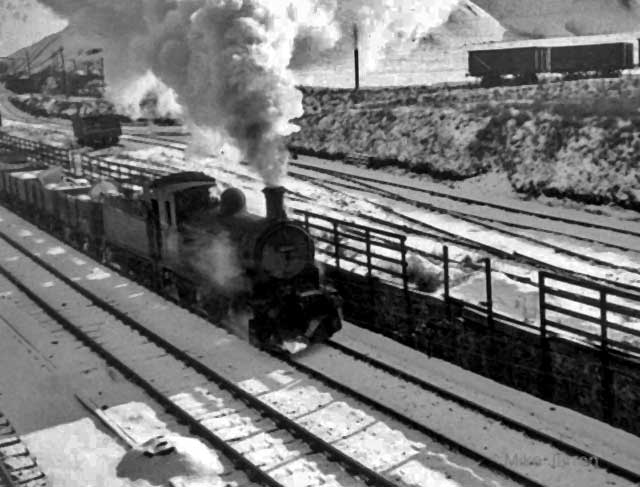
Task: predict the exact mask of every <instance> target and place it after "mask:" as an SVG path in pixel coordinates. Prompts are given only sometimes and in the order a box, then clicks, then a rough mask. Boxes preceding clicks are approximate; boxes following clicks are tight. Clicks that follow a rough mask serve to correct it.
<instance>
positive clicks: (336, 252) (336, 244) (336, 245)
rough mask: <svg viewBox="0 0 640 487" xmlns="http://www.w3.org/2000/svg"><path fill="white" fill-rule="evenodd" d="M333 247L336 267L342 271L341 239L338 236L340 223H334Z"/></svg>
mask: <svg viewBox="0 0 640 487" xmlns="http://www.w3.org/2000/svg"><path fill="white" fill-rule="evenodd" d="M333 247H334V257H335V259H336V267H337V268H338V269H340V237H339V236H338V222H336V221H335V220H334V221H333Z"/></svg>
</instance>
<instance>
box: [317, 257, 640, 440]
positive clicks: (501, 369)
mask: <svg viewBox="0 0 640 487" xmlns="http://www.w3.org/2000/svg"><path fill="white" fill-rule="evenodd" d="M326 276H327V278H328V279H329V280H330V281H331V282H332V283H333V284H334V285H335V286H336V288H337V289H338V291H339V292H340V293H341V295H342V296H343V298H344V301H345V302H344V312H345V318H346V319H347V320H349V321H351V322H353V323H355V324H357V325H360V326H363V327H365V328H367V329H370V330H371V331H374V332H378V333H381V334H383V335H386V336H388V337H390V338H393V339H395V340H397V341H399V342H401V343H404V344H406V345H408V346H411V347H413V348H416V349H418V350H420V351H423V352H425V353H426V354H428V355H430V356H433V357H438V358H441V359H443V360H446V361H448V362H450V363H453V364H456V365H459V366H461V367H463V368H465V369H467V370H470V371H473V372H476V373H478V374H481V375H483V376H486V377H489V378H491V379H493V380H496V381H497V382H500V383H502V384H505V385H507V386H510V387H513V388H515V389H519V390H521V391H524V392H527V393H529V394H533V395H535V396H538V397H541V398H543V399H546V400H548V401H550V402H553V403H555V404H558V405H560V406H565V407H568V408H571V409H574V410H576V411H578V412H581V413H583V414H586V415H589V416H592V417H594V418H596V419H600V420H602V421H606V422H608V423H610V424H612V425H613V426H616V427H619V428H622V429H625V430H627V431H629V432H630V433H633V434H640V415H638V414H637V411H639V410H640V394H638V391H640V362H636V361H633V360H631V359H629V358H628V357H625V356H622V355H616V354H608V355H603V354H602V352H601V351H600V349H598V348H596V347H591V346H589V345H587V344H582V343H577V342H572V341H570V340H566V339H561V338H558V337H554V336H550V337H549V338H548V339H547V340H546V341H543V340H542V339H541V338H540V336H539V335H538V334H537V333H536V332H535V331H534V330H527V329H524V328H522V329H521V328H518V327H516V326H512V325H507V324H503V323H500V322H495V323H494V327H493V330H491V329H490V328H489V326H488V325H487V323H486V320H484V319H483V317H481V316H479V315H476V314H474V313H469V312H467V311H465V310H463V309H462V308H461V307H460V306H456V305H453V306H452V308H451V318H450V319H449V318H448V316H447V310H446V307H445V304H444V302H443V301H442V300H439V299H436V298H434V297H432V296H428V295H425V294H422V293H420V292H417V291H410V292H409V296H408V297H409V300H407V294H406V293H405V291H404V290H403V289H402V288H399V287H396V286H393V285H391V284H388V283H385V282H383V281H381V280H379V279H376V278H373V279H368V278H367V277H363V276H358V275H355V274H352V273H349V272H344V271H340V270H337V269H335V268H332V267H328V268H327V270H326ZM408 301H409V302H408ZM407 310H410V313H407ZM605 391H606V392H605Z"/></svg>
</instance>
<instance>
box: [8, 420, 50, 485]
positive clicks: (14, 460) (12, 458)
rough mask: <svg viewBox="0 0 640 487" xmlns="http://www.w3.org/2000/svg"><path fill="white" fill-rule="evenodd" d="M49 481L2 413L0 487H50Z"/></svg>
mask: <svg viewBox="0 0 640 487" xmlns="http://www.w3.org/2000/svg"><path fill="white" fill-rule="evenodd" d="M49 485H50V484H49V481H48V479H47V477H46V476H45V474H44V472H43V471H42V470H41V469H40V467H39V466H38V463H37V461H36V459H35V458H33V456H32V455H31V454H30V452H29V450H28V449H27V447H26V446H25V444H24V443H23V442H22V439H21V438H20V437H19V436H18V434H17V433H16V431H15V429H14V428H13V426H12V425H11V422H10V421H9V419H8V418H7V417H6V416H5V415H4V414H2V412H0V487H48V486H49Z"/></svg>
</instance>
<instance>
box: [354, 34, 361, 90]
mask: <svg viewBox="0 0 640 487" xmlns="http://www.w3.org/2000/svg"><path fill="white" fill-rule="evenodd" d="M353 63H354V67H355V75H356V88H355V90H356V91H358V90H359V89H360V53H359V52H358V26H357V25H356V24H353Z"/></svg>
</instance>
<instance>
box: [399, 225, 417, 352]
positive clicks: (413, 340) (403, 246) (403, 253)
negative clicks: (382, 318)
mask: <svg viewBox="0 0 640 487" xmlns="http://www.w3.org/2000/svg"><path fill="white" fill-rule="evenodd" d="M400 259H401V265H402V286H403V288H404V299H405V305H406V312H407V331H409V334H410V335H409V339H410V345H412V346H414V347H415V346H416V345H417V343H418V336H417V333H416V328H415V326H414V323H413V316H412V310H411V293H410V292H409V275H408V272H407V270H408V264H407V237H405V236H404V235H403V236H401V237H400Z"/></svg>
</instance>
